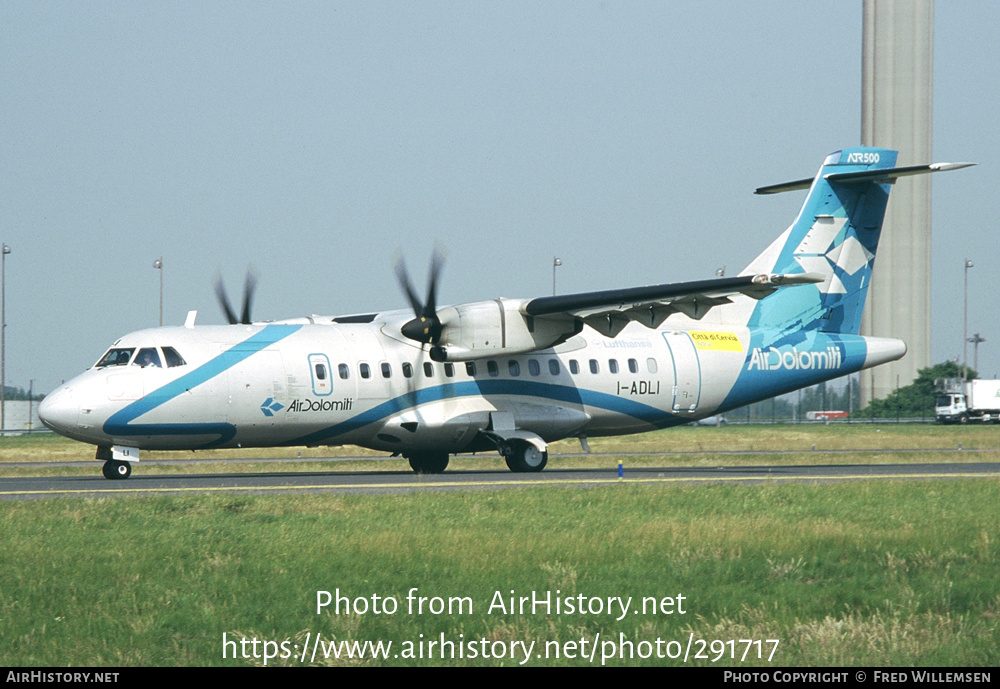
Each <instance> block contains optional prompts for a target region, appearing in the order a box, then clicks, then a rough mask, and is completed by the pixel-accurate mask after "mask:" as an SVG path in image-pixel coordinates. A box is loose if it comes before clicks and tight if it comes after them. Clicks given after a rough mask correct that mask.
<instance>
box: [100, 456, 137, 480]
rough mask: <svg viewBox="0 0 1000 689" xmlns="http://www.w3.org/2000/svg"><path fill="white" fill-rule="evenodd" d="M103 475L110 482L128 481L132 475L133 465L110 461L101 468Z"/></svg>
mask: <svg viewBox="0 0 1000 689" xmlns="http://www.w3.org/2000/svg"><path fill="white" fill-rule="evenodd" d="M101 473H102V474H104V478H106V479H108V480H109V481H120V480H122V479H126V478H128V477H129V476H131V475H132V465H131V464H129V463H128V462H119V461H117V460H114V459H109V460H108V461H106V462H105V463H104V466H103V467H101Z"/></svg>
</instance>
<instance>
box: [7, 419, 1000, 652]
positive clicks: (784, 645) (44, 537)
mask: <svg viewBox="0 0 1000 689" xmlns="http://www.w3.org/2000/svg"><path fill="white" fill-rule="evenodd" d="M691 430H692V431H699V432H700V431H701V430H703V429H691ZM723 430H727V431H728V430H729V429H723ZM740 430H742V429H740ZM795 442H798V441H797V440H796V441H795ZM998 504H1000V482H998V481H994V480H976V481H972V480H941V481H872V482H851V483H841V484H832V485H793V484H788V485H785V484H761V485H751V486H744V485H738V484H732V485H701V486H679V485H678V486H636V485H621V484H619V485H615V486H610V487H603V488H596V489H583V490H581V489H562V488H544V487H539V488H526V489H508V490H500V491H470V492H448V493H421V494H407V495H389V496H371V495H345V496H335V495H306V494H300V495H277V496H266V497H256V496H249V497H248V496H206V497H183V498H114V499H99V500H82V499H54V500H39V501H22V502H6V503H0V533H2V534H3V536H2V539H3V540H2V543H3V553H4V554H3V558H4V560H3V568H2V570H0V663H2V664H5V665H22V664H23V665H50V666H51V665H60V666H62V665H87V666H119V665H243V664H248V663H249V664H259V663H261V662H263V661H262V659H260V658H258V659H256V660H255V659H253V658H250V659H243V658H239V659H233V658H229V659H227V660H224V659H223V657H222V655H223V645H222V639H223V634H226V635H227V638H228V639H230V640H232V639H234V638H235V639H239V638H247V639H253V638H256V639H258V640H259V641H261V642H262V641H263V640H268V641H272V642H275V643H281V642H286V643H287V644H288V646H287V648H288V649H290V650H291V649H293V648H294V645H295V644H303V643H305V640H306V635H307V634H313V635H315V634H316V633H320V634H321V638H322V639H324V640H332V639H338V640H353V641H365V640H373V641H375V640H383V641H392V642H393V643H394V651H396V650H399V649H400V648H401V644H403V643H404V642H405V641H407V640H411V641H417V640H430V639H438V638H440V635H441V634H444V635H445V637H446V638H448V639H450V640H455V641H458V640H460V639H465V640H473V639H475V640H478V639H486V640H487V643H493V642H504V643H506V644H509V643H511V642H514V641H524V642H529V643H530V642H531V641H535V642H536V647H535V652H536V653H537V652H538V651H539V650H541V648H542V646H541V645H542V644H544V643H546V642H560V643H572V642H578V641H579V640H580V639H588V640H589V639H593V638H594V637H595V635H596V634H598V633H600V634H601V638H602V639H604V640H608V639H611V638H613V639H615V640H617V639H618V634H619V633H621V634H625V635H626V637H627V638H628V639H630V640H632V641H633V642H635V643H638V642H639V641H643V640H645V641H649V642H653V641H655V640H656V639H657V638H659V639H661V640H662V641H663V642H666V641H670V640H679V641H680V642H683V644H686V643H687V641H688V639H689V638H690V637H691V635H692V634H693V637H694V638H695V639H704V640H706V641H710V640H721V641H728V640H739V639H761V640H765V639H779V644H778V648H777V651H776V652H775V655H774V658H773V659H772V662H771V663H770V664H771V665H773V666H788V665H809V666H821V665H862V666H864V665H868V666H872V665H874V666H881V667H888V666H908V665H926V666H995V665H996V664H997V663H998V662H1000V651H998V649H1000V582H998V578H997V576H996V572H997V571H998V565H1000V554H998V540H1000V517H998V510H997V507H996V506H997V505H998ZM412 587H417V588H418V589H419V593H420V595H425V596H428V597H433V596H439V597H442V598H443V599H445V600H446V599H448V598H449V597H468V598H469V599H471V603H472V610H471V612H470V613H469V614H461V615H459V614H452V615H434V614H430V613H427V612H425V613H424V614H421V615H410V614H407V612H406V607H405V606H406V595H407V592H408V591H409V590H410V588H412ZM336 589H339V590H340V591H341V593H342V594H345V595H347V596H349V597H350V598H352V599H353V598H357V597H361V598H366V599H367V600H368V601H371V599H372V596H373V595H378V596H380V597H383V598H384V597H391V598H393V599H395V600H396V601H398V603H399V605H400V609H399V611H398V612H397V613H396V614H393V615H387V614H382V615H376V614H373V613H372V612H370V611H369V612H368V613H367V614H333V613H331V612H330V611H329V610H328V611H326V612H324V613H322V614H319V615H317V614H316V610H315V602H316V595H317V594H316V592H317V591H319V590H323V591H331V592H333V591H335V590H336ZM512 589H513V590H514V591H515V592H516V595H530V594H531V592H532V591H537V592H539V593H540V594H541V593H544V592H547V591H551V592H552V593H553V594H555V592H556V591H557V590H558V591H560V595H562V596H567V595H578V594H583V595H584V596H585V597H588V598H589V597H607V596H626V597H627V596H632V597H634V598H635V599H636V601H638V599H640V598H642V597H647V596H648V597H655V598H657V599H660V598H663V597H667V596H676V595H678V594H682V595H684V596H685V605H686V611H687V612H686V614H685V615H680V614H673V615H665V614H652V613H649V612H647V614H639V615H636V614H629V615H627V616H626V617H625V619H623V620H622V621H621V622H619V621H617V620H616V619H614V617H615V616H609V615H606V614H604V615H589V614H588V615H578V614H577V615H565V614H564V615H556V614H541V613H539V614H530V613H529V614H513V613H510V612H507V613H506V614H503V613H501V612H499V611H496V610H495V611H494V612H493V614H488V608H489V606H490V603H491V601H492V600H493V598H494V596H495V595H496V592H498V591H499V592H500V594H501V596H509V592H510V591H511V590H512ZM421 634H422V635H423V637H421V636H420V635H421ZM460 635H462V636H461V637H460ZM310 638H314V637H310ZM277 648H278V647H272V650H277ZM564 648H565V647H564ZM570 648H572V647H570ZM674 648H675V647H672V650H673V649H674ZM739 648H740V651H742V646H740V647H739ZM262 650H263V647H262V646H261V647H259V648H258V651H262ZM248 651H251V648H250V647H248ZM769 651H770V645H767V646H765V655H766V654H767V652H769ZM295 652H296V655H298V652H299V651H298V650H296V651H295ZM516 662H517V661H512V660H511V659H510V658H508V659H507V660H506V661H504V662H503V663H501V661H498V660H483V659H480V658H477V659H474V660H472V659H468V658H466V659H464V660H455V661H451V660H446V661H442V660H440V659H437V658H435V659H428V658H424V659H423V660H421V659H416V660H407V659H402V658H390V659H388V660H384V661H373V660H371V659H365V660H364V661H358V660H353V661H345V660H338V661H334V660H326V661H323V662H322V664H359V663H361V664H368V665H383V664H385V665H440V664H448V665H451V664H454V665H462V664H467V665H484V664H491V665H492V664H508V665H510V664H516ZM599 662H600V651H598V653H597V658H596V660H595V662H594V664H599ZM692 662H696V663H698V664H706V665H707V664H711V663H710V662H709V661H708V660H697V661H692ZM720 662H721V663H725V664H728V665H740V666H748V665H753V666H767V665H768V663H767V662H766V661H761V660H757V659H756V658H754V659H753V661H752V662H751V661H750V660H748V661H747V662H745V663H739V662H733V661H729V660H722V661H720ZM270 664H291V665H295V664H298V660H297V659H293V658H285V659H281V658H276V659H273V660H272V661H271V662H270ZM317 664H320V663H317ZM529 664H531V665H555V664H566V665H590V664H591V663H590V662H589V661H587V660H581V659H567V658H565V657H563V658H560V659H559V660H555V659H538V658H535V657H532V658H531V659H530V661H529ZM608 664H612V665H614V664H628V665H639V664H656V665H662V664H681V661H680V660H669V659H667V660H657V659H655V658H652V659H648V660H641V659H633V660H630V661H620V660H614V661H611V662H609V663H608Z"/></svg>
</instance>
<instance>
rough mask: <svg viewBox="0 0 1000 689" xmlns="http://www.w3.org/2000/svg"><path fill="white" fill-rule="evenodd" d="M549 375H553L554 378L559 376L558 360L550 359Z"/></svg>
mask: <svg viewBox="0 0 1000 689" xmlns="http://www.w3.org/2000/svg"><path fill="white" fill-rule="evenodd" d="M549 373H551V374H552V375H554V376H558V375H559V360H558V359H549Z"/></svg>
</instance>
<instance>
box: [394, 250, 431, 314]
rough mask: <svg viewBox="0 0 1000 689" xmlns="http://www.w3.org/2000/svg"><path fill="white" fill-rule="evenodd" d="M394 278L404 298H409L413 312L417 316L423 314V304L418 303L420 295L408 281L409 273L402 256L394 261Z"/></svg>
mask: <svg viewBox="0 0 1000 689" xmlns="http://www.w3.org/2000/svg"><path fill="white" fill-rule="evenodd" d="M396 279H397V280H399V286H400V287H402V288H403V292H404V293H405V294H406V298H407V299H409V300H410V307H411V308H413V313H415V314H416V315H418V316H420V315H423V311H424V307H423V304H421V303H420V297H419V296H417V293H416V291H415V290H414V289H413V283H411V282H410V274H409V272H407V270H406V261H404V260H403V259H402V258H400V259H399V260H398V261H396Z"/></svg>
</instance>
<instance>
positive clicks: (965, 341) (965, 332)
mask: <svg viewBox="0 0 1000 689" xmlns="http://www.w3.org/2000/svg"><path fill="white" fill-rule="evenodd" d="M969 268H972V261H970V260H969V259H965V306H964V309H963V313H964V315H963V317H962V383H965V371H966V369H967V368H968V361H969Z"/></svg>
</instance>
